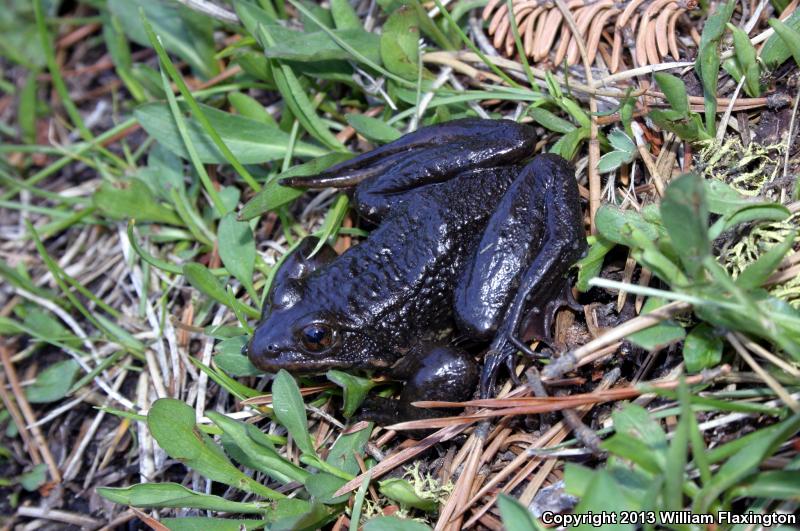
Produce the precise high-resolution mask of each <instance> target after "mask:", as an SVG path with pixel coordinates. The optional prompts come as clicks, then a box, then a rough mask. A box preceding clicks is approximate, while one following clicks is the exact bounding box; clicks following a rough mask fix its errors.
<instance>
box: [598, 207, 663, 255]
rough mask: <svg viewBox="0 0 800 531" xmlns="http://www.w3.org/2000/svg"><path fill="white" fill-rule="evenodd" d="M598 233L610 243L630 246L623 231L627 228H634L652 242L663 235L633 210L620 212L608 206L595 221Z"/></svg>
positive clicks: (599, 212)
mask: <svg viewBox="0 0 800 531" xmlns="http://www.w3.org/2000/svg"><path fill="white" fill-rule="evenodd" d="M595 225H596V226H597V232H599V233H600V235H601V236H603V238H605V239H606V240H608V241H611V242H614V243H618V244H621V245H625V246H629V245H630V243H631V241H630V239H629V238H628V236H627V234H625V233H624V232H623V231H624V230H625V227H626V226H633V227H636V228H637V229H638V230H640V231H641V232H642V233H644V235H645V236H646V237H647V238H648V239H650V240H656V239H658V238H659V237H660V236H661V234H660V230H659V227H657V226H656V225H654V224H653V223H650V222H648V221H645V220H644V218H643V217H642V215H641V214H640V213H638V212H634V211H633V210H620V209H618V208H615V207H611V206H608V205H602V206H601V207H600V208H599V209H598V211H597V217H596V219H595Z"/></svg>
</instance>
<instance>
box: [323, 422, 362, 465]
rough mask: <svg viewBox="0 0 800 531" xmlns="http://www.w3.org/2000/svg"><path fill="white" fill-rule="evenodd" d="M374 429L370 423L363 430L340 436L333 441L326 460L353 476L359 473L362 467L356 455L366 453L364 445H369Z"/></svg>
mask: <svg viewBox="0 0 800 531" xmlns="http://www.w3.org/2000/svg"><path fill="white" fill-rule="evenodd" d="M372 429H373V424H372V423H369V425H368V426H367V427H366V428H365V429H363V430H358V431H355V432H351V433H348V434H346V435H342V436H340V437H339V438H338V439H336V442H335V443H333V447H331V449H330V451H329V452H328V458H327V459H325V462H327V463H328V464H329V465H331V466H334V467H336V468H338V469H339V470H341V471H343V472H345V473H347V474H351V475H353V476H355V475H356V474H358V473H359V472H360V471H361V469H360V468H359V466H358V461H357V460H356V455H362V456H363V455H364V447H365V446H366V445H367V441H368V440H369V436H370V434H371V433H372Z"/></svg>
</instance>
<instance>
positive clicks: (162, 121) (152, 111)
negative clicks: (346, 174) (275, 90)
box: [133, 103, 327, 164]
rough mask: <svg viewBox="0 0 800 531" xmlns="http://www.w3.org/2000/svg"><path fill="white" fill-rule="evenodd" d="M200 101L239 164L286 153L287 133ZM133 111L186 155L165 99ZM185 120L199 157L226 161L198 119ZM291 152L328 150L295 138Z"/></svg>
mask: <svg viewBox="0 0 800 531" xmlns="http://www.w3.org/2000/svg"><path fill="white" fill-rule="evenodd" d="M199 105H200V108H201V109H202V111H203V114H204V115H205V117H206V118H207V119H208V121H209V123H210V124H211V126H212V127H213V128H214V130H216V131H217V133H219V136H220V137H221V138H222V140H223V142H225V145H227V146H228V148H229V149H230V150H231V152H232V153H233V154H234V156H236V158H237V159H238V160H239V162H241V163H242V164H260V163H262V162H269V161H271V160H275V159H281V158H283V157H284V156H285V155H286V151H287V150H288V149H289V145H290V143H291V140H290V137H289V134H287V133H284V132H283V131H281V130H280V129H278V128H277V127H275V126H271V125H267V124H265V123H262V122H259V121H257V120H251V119H250V118H246V117H244V116H241V115H236V114H230V113H226V112H223V111H220V110H218V109H215V108H213V107H209V106H207V105H203V104H199ZM133 114H134V116H135V117H136V119H137V120H138V121H139V123H140V124H141V125H142V127H143V128H144V130H145V131H147V132H148V134H150V135H151V136H152V137H154V138H155V139H156V140H158V142H160V143H161V144H162V145H163V146H164V147H166V148H167V149H169V150H170V151H171V152H173V153H175V154H176V155H178V156H180V157H183V158H184V159H187V160H188V159H189V153H188V152H187V151H186V146H185V145H184V142H183V140H182V139H181V136H180V133H179V132H178V126H177V125H176V124H175V120H173V118H172V114H171V112H170V110H169V107H168V106H167V105H166V104H165V103H147V104H145V105H142V106H140V107H138V108H137V109H136V110H135V111H134V113H133ZM185 121H186V128H187V130H188V132H189V138H190V140H191V142H192V144H193V145H194V147H195V149H196V150H197V155H198V157H199V158H200V161H201V162H203V163H206V164H225V163H226V162H227V161H226V159H225V157H224V156H223V154H222V153H221V152H220V151H219V149H218V148H217V146H216V145H215V144H214V142H213V141H212V140H211V138H210V137H209V136H208V135H207V134H206V132H205V130H204V129H203V127H202V126H201V125H200V123H199V122H198V121H197V120H195V119H194V118H191V117H189V118H186V120H185ZM293 153H294V155H295V156H298V157H319V156H321V155H324V154H325V153H327V150H325V149H323V148H320V147H317V146H314V145H311V144H307V143H305V142H300V141H298V142H295V144H294V151H293Z"/></svg>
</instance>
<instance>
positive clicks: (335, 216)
mask: <svg viewBox="0 0 800 531" xmlns="http://www.w3.org/2000/svg"><path fill="white" fill-rule="evenodd" d="M349 206H350V198H349V197H348V196H347V194H339V195H338V196H337V197H336V201H334V203H333V206H331V208H330V209H329V210H328V213H327V214H325V221H323V222H322V226H321V227H320V228H319V231H317V234H318V235H319V242H317V246H316V247H315V248H314V250H313V251H312V252H311V254H312V256H313V255H314V254H316V253H318V252H319V250H320V249H322V247H324V246H325V243H326V242H328V240H329V239H330V240H331V241H333V240H335V239H336V234H337V233H338V232H339V229H340V228H341V227H342V221H343V220H344V216H345V214H347V209H348V207H349Z"/></svg>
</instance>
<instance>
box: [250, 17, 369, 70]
mask: <svg viewBox="0 0 800 531" xmlns="http://www.w3.org/2000/svg"><path fill="white" fill-rule="evenodd" d="M269 31H270V33H273V36H274V38H275V45H274V46H270V47H269V48H266V49H265V50H264V54H265V55H266V56H267V57H270V58H273V59H283V60H286V61H298V62H318V61H331V60H353V59H356V60H357V58H354V57H353V56H352V55H350V54H349V53H348V52H347V51H346V50H344V49H342V47H340V46H339V45H338V44H337V43H336V41H335V40H334V39H333V38H332V37H331V36H330V35H329V34H328V33H327V32H324V31H315V32H303V31H287V30H285V29H283V28H281V29H278V27H276V26H270V27H269ZM331 33H332V34H333V35H334V36H336V37H337V38H339V39H341V40H342V41H344V42H346V43H347V44H349V45H350V46H351V47H353V48H355V49H356V50H358V51H360V52H361V53H362V54H364V56H365V57H366V58H367V59H368V60H369V61H371V62H373V63H376V64H380V62H381V56H380V51H379V48H380V36H378V35H377V34H375V33H369V32H367V31H364V30H363V29H362V28H355V29H348V30H333V31H332V32H331Z"/></svg>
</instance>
